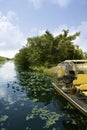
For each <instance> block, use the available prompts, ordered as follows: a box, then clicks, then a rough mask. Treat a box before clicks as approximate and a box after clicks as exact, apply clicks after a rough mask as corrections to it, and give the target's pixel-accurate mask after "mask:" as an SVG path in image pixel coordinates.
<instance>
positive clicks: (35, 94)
mask: <svg viewBox="0 0 87 130" xmlns="http://www.w3.org/2000/svg"><path fill="white" fill-rule="evenodd" d="M8 87H11V88H12V89H13V91H14V92H17V91H20V92H24V91H25V93H26V95H27V97H28V98H26V96H25V97H24V98H22V99H21V100H29V98H30V99H32V100H33V101H35V102H39V101H40V102H43V103H45V104H49V103H50V101H51V100H52V96H53V87H52V83H51V79H50V78H49V77H48V76H47V75H46V74H44V73H41V72H37V71H36V72H20V73H18V77H17V81H14V82H10V83H9V84H8ZM48 93H49V94H48Z"/></svg>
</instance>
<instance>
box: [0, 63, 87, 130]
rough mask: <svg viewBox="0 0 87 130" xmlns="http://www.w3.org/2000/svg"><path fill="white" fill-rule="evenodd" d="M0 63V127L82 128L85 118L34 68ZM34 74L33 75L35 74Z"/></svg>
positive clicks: (20, 129)
mask: <svg viewBox="0 0 87 130" xmlns="http://www.w3.org/2000/svg"><path fill="white" fill-rule="evenodd" d="M25 73H27V72H17V69H15V65H14V63H13V62H12V61H10V62H6V63H5V64H4V65H2V66H1V67H0V130H35V129H36V130H73V129H76V130H77V129H78V130H86V129H87V125H86V124H87V119H86V117H85V116H84V115H83V114H81V113H80V112H79V111H78V110H77V109H75V108H74V107H73V106H71V105H70V104H69V103H68V102H67V101H66V100H65V99H63V98H62V97H61V96H60V95H57V94H56V93H55V92H54V90H53V89H52V85H51V82H50V81H49V78H45V77H44V76H43V74H36V73H37V72H34V73H33V74H32V72H28V73H27V74H25ZM35 75H36V76H35Z"/></svg>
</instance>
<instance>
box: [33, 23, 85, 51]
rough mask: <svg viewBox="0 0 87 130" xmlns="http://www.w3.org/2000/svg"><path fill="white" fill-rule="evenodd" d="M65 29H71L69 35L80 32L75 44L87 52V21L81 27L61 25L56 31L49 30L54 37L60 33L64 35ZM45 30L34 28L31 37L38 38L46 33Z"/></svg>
mask: <svg viewBox="0 0 87 130" xmlns="http://www.w3.org/2000/svg"><path fill="white" fill-rule="evenodd" d="M63 29H69V35H72V34H74V33H76V32H80V36H78V37H77V38H76V40H75V41H74V44H77V45H79V47H80V48H81V49H82V50H83V51H87V21H85V22H81V24H80V25H78V26H68V25H66V24H63V25H60V26H59V27H58V28H55V29H54V30H52V31H51V30H49V29H48V30H49V31H50V32H51V33H52V34H53V35H54V36H57V35H59V34H60V33H62V31H63ZM45 31H46V30H45V29H43V30H42V29H37V28H33V29H32V30H31V34H32V35H31V36H35V35H36V36H37V35H42V34H44V33H45Z"/></svg>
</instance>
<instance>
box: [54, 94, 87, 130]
mask: <svg viewBox="0 0 87 130" xmlns="http://www.w3.org/2000/svg"><path fill="white" fill-rule="evenodd" d="M53 103H54V105H55V107H57V108H58V106H60V108H61V111H62V112H63V113H64V114H65V115H68V117H69V119H68V120H64V121H63V125H64V127H65V128H66V129H67V130H70V128H71V130H73V129H78V130H85V129H87V117H86V116H85V115H83V114H82V113H81V112H80V111H78V110H77V109H76V108H75V107H73V106H72V105H71V104H70V103H69V102H68V101H66V100H65V99H64V98H62V96H60V95H57V94H55V97H54V100H53Z"/></svg>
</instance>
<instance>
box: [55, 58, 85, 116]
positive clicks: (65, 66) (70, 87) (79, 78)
mask: <svg viewBox="0 0 87 130" xmlns="http://www.w3.org/2000/svg"><path fill="white" fill-rule="evenodd" d="M53 86H54V89H55V90H56V92H57V93H58V94H60V95H61V96H63V97H64V98H65V99H66V100H67V101H68V102H69V103H71V104H72V105H73V106H74V107H76V108H77V109H78V110H79V111H80V112H82V113H83V114H84V115H86V116H87V60H65V61H63V62H61V63H59V64H58V65H57V67H56V69H55V72H54V82H53Z"/></svg>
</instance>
